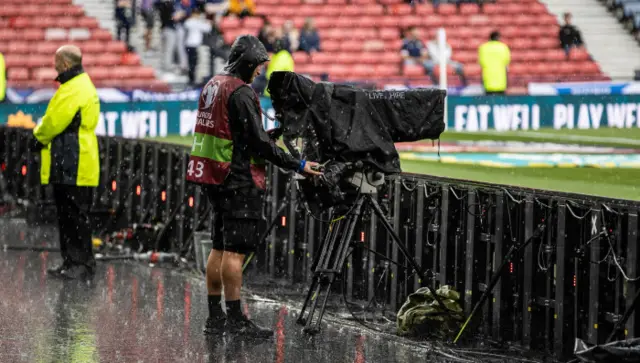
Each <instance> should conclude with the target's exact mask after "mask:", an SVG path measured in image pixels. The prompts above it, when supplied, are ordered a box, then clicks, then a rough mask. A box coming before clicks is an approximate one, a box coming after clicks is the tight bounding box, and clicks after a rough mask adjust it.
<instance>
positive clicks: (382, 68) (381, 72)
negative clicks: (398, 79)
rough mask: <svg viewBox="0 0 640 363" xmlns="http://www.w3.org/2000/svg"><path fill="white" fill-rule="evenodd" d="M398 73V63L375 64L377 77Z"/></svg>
mask: <svg viewBox="0 0 640 363" xmlns="http://www.w3.org/2000/svg"><path fill="white" fill-rule="evenodd" d="M399 74H400V66H399V65H390V64H381V65H379V66H376V75H378V76H379V77H389V76H397V75H399Z"/></svg>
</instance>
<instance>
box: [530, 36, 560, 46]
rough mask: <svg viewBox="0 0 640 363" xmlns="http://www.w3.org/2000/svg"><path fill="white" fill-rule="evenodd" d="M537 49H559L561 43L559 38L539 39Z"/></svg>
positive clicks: (536, 43) (536, 44)
mask: <svg viewBox="0 0 640 363" xmlns="http://www.w3.org/2000/svg"><path fill="white" fill-rule="evenodd" d="M535 47H536V48H537V49H559V48H560V41H559V40H558V38H556V37H553V38H538V39H537V40H536V42H535Z"/></svg>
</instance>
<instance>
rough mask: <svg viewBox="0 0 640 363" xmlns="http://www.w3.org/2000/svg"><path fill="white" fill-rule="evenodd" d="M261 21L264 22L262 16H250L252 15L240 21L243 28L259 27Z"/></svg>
mask: <svg viewBox="0 0 640 363" xmlns="http://www.w3.org/2000/svg"><path fill="white" fill-rule="evenodd" d="M263 23H264V21H263V20H262V18H258V17H255V16H252V17H248V18H245V19H244V21H243V22H242V25H243V26H244V27H245V28H255V29H258V28H260V27H261V26H262V24H263Z"/></svg>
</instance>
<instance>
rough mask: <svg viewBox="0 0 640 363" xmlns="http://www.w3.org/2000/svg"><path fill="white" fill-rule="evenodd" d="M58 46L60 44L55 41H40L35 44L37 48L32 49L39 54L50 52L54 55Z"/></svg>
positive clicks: (49, 53)
mask: <svg viewBox="0 0 640 363" xmlns="http://www.w3.org/2000/svg"><path fill="white" fill-rule="evenodd" d="M58 48H59V47H58V44H57V43H54V42H38V43H36V44H35V49H32V51H35V52H36V53H38V54H43V55H47V54H48V55H51V56H53V54H54V53H55V52H56V50H58Z"/></svg>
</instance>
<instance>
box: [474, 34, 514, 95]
mask: <svg viewBox="0 0 640 363" xmlns="http://www.w3.org/2000/svg"><path fill="white" fill-rule="evenodd" d="M478 62H479V63H480V67H481V68H482V84H483V86H484V90H485V93H486V94H488V95H503V94H504V93H505V91H506V90H507V67H508V66H509V63H511V51H510V50H509V47H508V46H507V45H506V44H504V43H503V42H501V41H500V33H499V32H498V31H493V32H491V35H490V36H489V41H488V42H486V43H484V44H482V45H481V46H480V48H478Z"/></svg>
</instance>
